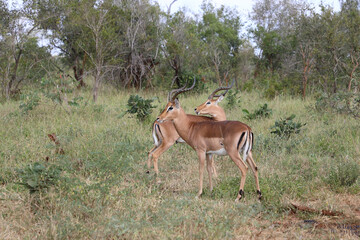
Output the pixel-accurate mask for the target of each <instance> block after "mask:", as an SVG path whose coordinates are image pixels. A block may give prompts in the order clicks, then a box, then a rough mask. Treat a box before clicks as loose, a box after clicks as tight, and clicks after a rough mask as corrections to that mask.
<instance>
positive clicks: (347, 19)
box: [340, 0, 360, 92]
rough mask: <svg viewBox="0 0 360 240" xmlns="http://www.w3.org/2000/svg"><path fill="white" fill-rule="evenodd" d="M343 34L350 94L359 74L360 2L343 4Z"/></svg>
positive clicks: (352, 1) (354, 0) (351, 0)
mask: <svg viewBox="0 0 360 240" xmlns="http://www.w3.org/2000/svg"><path fill="white" fill-rule="evenodd" d="M340 13H341V18H342V20H341V22H342V33H343V34H344V43H345V47H344V51H345V53H344V55H345V56H347V57H345V58H344V60H343V61H342V66H343V68H344V70H345V72H346V73H347V75H348V76H349V82H348V84H347V90H348V91H349V92H350V91H351V87H352V82H353V81H355V77H354V75H355V74H356V73H357V72H358V69H359V61H360V41H359V39H360V29H359V26H360V2H359V0H345V1H342V2H341V12H340Z"/></svg>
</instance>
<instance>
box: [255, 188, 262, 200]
mask: <svg viewBox="0 0 360 240" xmlns="http://www.w3.org/2000/svg"><path fill="white" fill-rule="evenodd" d="M256 193H257V194H258V198H259V200H261V199H262V195H261V192H260V190H257V191H256Z"/></svg>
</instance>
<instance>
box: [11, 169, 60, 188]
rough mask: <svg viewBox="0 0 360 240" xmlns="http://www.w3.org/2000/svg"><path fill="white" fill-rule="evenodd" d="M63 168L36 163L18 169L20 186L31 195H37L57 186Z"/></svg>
mask: <svg viewBox="0 0 360 240" xmlns="http://www.w3.org/2000/svg"><path fill="white" fill-rule="evenodd" d="M61 171H62V170H61V168H60V167H59V166H56V165H48V164H46V163H41V162H35V163H33V164H29V165H28V166H26V167H25V168H23V169H17V171H16V172H17V173H18V175H19V178H20V180H21V182H20V183H19V184H21V185H23V186H24V187H25V188H27V189H28V190H29V191H30V193H31V194H32V193H36V192H40V191H43V190H46V189H48V188H49V187H50V186H52V185H55V184H56V183H57V182H58V180H59V178H60V173H61Z"/></svg>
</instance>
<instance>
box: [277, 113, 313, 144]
mask: <svg viewBox="0 0 360 240" xmlns="http://www.w3.org/2000/svg"><path fill="white" fill-rule="evenodd" d="M295 117H296V115H295V114H292V115H291V116H290V117H288V118H285V119H280V120H277V121H275V125H274V126H272V127H271V129H275V130H273V131H271V133H273V134H276V135H278V136H279V137H286V138H289V137H290V136H291V135H292V134H293V133H296V134H297V133H299V132H300V130H301V127H303V126H305V125H306V123H304V124H303V123H296V122H294V121H293V119H294V118H295Z"/></svg>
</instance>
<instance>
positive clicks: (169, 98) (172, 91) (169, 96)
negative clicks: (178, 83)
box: [167, 82, 187, 102]
mask: <svg viewBox="0 0 360 240" xmlns="http://www.w3.org/2000/svg"><path fill="white" fill-rule="evenodd" d="M186 84H187V82H186V83H185V85H184V86H182V87H181V88H178V89H173V90H171V91H170V92H169V93H168V98H167V100H168V102H170V101H171V95H172V94H173V93H174V92H176V91H181V90H183V89H185V87H186Z"/></svg>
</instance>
